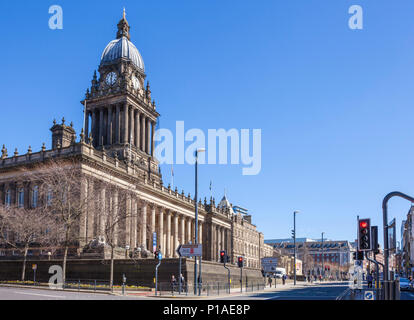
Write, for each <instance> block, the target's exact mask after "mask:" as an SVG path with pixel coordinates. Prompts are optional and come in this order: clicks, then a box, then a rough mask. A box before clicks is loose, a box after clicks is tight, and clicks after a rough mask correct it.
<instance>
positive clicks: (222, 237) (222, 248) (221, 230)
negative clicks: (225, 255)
mask: <svg viewBox="0 0 414 320" xmlns="http://www.w3.org/2000/svg"><path fill="white" fill-rule="evenodd" d="M220 232H221V233H220V240H221V250H225V249H226V246H225V245H224V228H223V227H221V228H220Z"/></svg>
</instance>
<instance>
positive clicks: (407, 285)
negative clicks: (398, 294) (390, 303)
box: [400, 278, 412, 291]
mask: <svg viewBox="0 0 414 320" xmlns="http://www.w3.org/2000/svg"><path fill="white" fill-rule="evenodd" d="M405 290H407V291H408V290H412V283H411V282H410V280H408V279H407V278H400V291H405Z"/></svg>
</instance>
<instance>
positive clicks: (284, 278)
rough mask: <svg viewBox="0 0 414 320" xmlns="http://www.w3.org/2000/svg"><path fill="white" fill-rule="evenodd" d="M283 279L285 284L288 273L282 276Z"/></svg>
mask: <svg viewBox="0 0 414 320" xmlns="http://www.w3.org/2000/svg"><path fill="white" fill-rule="evenodd" d="M282 281H283V285H285V284H286V275H285V274H284V275H283V276H282Z"/></svg>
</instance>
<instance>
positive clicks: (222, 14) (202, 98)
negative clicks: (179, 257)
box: [0, 0, 414, 240]
mask: <svg viewBox="0 0 414 320" xmlns="http://www.w3.org/2000/svg"><path fill="white" fill-rule="evenodd" d="M54 4H57V5H61V6H62V8H63V18H64V22H63V23H64V29H63V30H57V31H52V30H50V29H49V28H48V20H49V17H50V15H49V13H48V9H49V6H51V5H54ZM354 4H358V5H361V6H362V7H363V9H364V29H363V30H350V29H349V28H348V19H349V17H350V15H349V14H348V8H349V7H350V6H351V5H354ZM124 6H125V7H126V10H127V19H128V21H129V23H130V25H131V37H132V39H131V40H132V41H133V42H134V44H135V45H136V46H137V48H138V49H139V50H140V52H141V54H142V56H143V58H144V61H145V64H146V68H147V75H148V79H149V80H150V82H151V89H152V95H153V98H154V99H155V100H156V101H157V104H158V111H159V112H160V113H161V114H162V117H161V126H162V127H165V128H170V129H174V128H175V122H176V121H180V120H182V121H185V126H186V128H187V129H190V128H200V129H202V130H204V131H205V132H207V130H208V129H219V128H224V129H231V128H236V129H262V171H261V173H260V174H259V175H257V176H250V177H247V176H242V174H241V168H242V166H232V165H227V166H222V165H213V166H212V165H205V166H201V167H200V189H201V191H200V193H201V195H202V196H203V197H204V196H208V197H209V195H210V191H209V184H210V180H212V181H213V193H214V196H215V198H216V200H217V201H219V200H220V199H221V197H222V196H223V193H224V189H226V190H227V194H228V196H229V198H230V200H231V202H232V203H233V204H237V205H240V206H243V207H246V208H248V209H249V210H250V211H251V213H252V214H253V220H254V223H255V224H256V225H257V226H258V228H259V230H260V231H262V232H264V234H265V238H267V239H269V238H285V237H288V236H290V230H291V229H292V223H293V216H292V212H293V211H294V210H300V211H301V213H300V215H298V218H297V230H298V231H297V235H298V237H311V238H312V237H320V234H321V232H322V231H324V232H325V236H326V237H328V238H331V239H338V240H342V239H347V240H353V239H355V237H356V221H355V220H356V215H357V214H359V215H360V216H361V217H371V218H372V220H373V221H372V224H377V225H379V226H382V220H381V201H382V198H383V197H384V196H385V195H386V194H387V193H388V192H390V191H394V190H399V191H402V192H405V193H407V194H411V195H413V194H414V185H413V170H412V167H413V165H412V159H413V156H414V148H413V144H414V129H413V125H412V124H413V120H412V119H414V110H413V101H414V78H413V72H414V41H413V40H414V2H413V1H409V0H406V1H404V0H400V1H398V4H393V3H392V2H389V1H380V0H376V1H373V0H371V1H368V0H354V1H345V0H336V1H331V0H314V1H305V0H302V1H299V0H293V1H275V0H269V1H266V0H262V1H256V2H253V1H233V0H231V1H230V0H229V1H218V0H217V1H216V0H209V1H206V0H204V1H190V0H180V1H151V2H149V1H132V0H131V1H127V0H125V1H111V2H110V3H109V2H102V1H92V0H91V1H84V2H81V1H64V0H56V1H32V2H29V1H21V2H17V3H12V2H10V1H7V2H6V1H2V2H1V3H0V12H1V19H0V36H1V40H2V45H1V50H0V61H2V65H1V75H2V76H1V77H0V88H1V100H0V101H1V102H0V103H1V116H0V143H1V144H3V143H4V144H6V146H7V147H8V150H9V154H12V153H13V151H14V148H16V147H17V148H18V150H19V151H20V152H25V151H26V150H27V148H28V146H29V145H31V146H32V148H33V150H40V148H41V145H42V142H46V143H47V145H48V146H50V144H51V134H50V132H49V128H50V127H51V126H52V121H53V119H54V118H56V119H61V118H62V117H63V116H65V118H66V119H67V120H68V121H73V122H74V123H75V128H76V129H77V131H78V132H79V131H80V128H81V122H82V106H81V105H80V103H79V101H80V100H81V99H82V98H83V97H84V93H85V91H86V88H88V87H89V86H90V81H91V79H92V75H93V71H94V70H95V69H97V68H98V65H99V61H100V56H101V53H102V51H103V49H104V48H105V46H106V45H107V43H108V42H109V41H111V40H113V39H114V38H115V35H116V24H117V23H118V21H119V20H120V18H121V16H122V8H123V7H124ZM162 169H163V173H164V180H165V182H166V183H168V182H169V181H170V174H169V173H170V168H169V167H168V166H164V167H163V168H162ZM174 171H175V184H176V185H178V187H179V190H180V192H181V190H182V189H184V190H185V192H186V194H187V193H188V192H191V194H194V183H193V179H194V178H193V176H194V172H193V167H192V166H189V165H176V166H175V167H174ZM409 206H410V204H409V203H407V202H406V201H404V200H391V202H390V213H389V214H390V219H391V218H392V217H397V221H399V224H398V226H397V230H399V228H400V221H401V220H402V219H403V218H404V216H405V215H406V213H407V212H408V209H409ZM381 238H382V236H381Z"/></svg>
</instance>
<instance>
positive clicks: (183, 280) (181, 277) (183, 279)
mask: <svg viewBox="0 0 414 320" xmlns="http://www.w3.org/2000/svg"><path fill="white" fill-rule="evenodd" d="M180 279H181V292H184V286H185V278H184V276H183V274H182V273H181V274H180Z"/></svg>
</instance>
